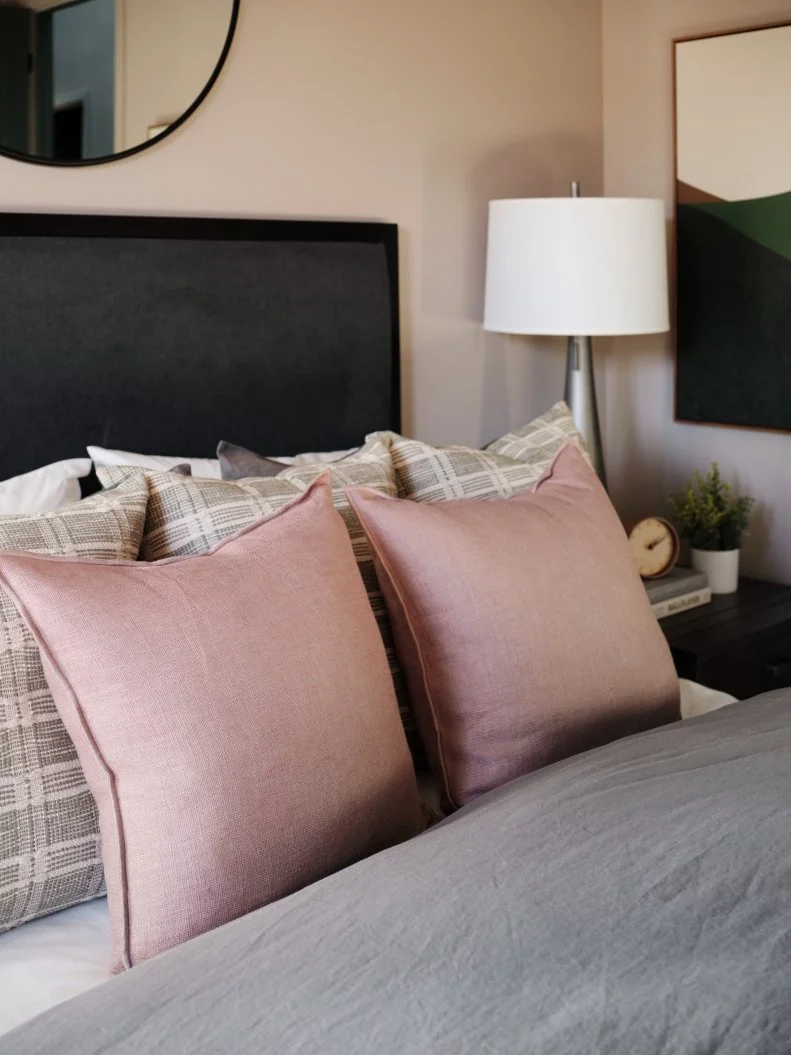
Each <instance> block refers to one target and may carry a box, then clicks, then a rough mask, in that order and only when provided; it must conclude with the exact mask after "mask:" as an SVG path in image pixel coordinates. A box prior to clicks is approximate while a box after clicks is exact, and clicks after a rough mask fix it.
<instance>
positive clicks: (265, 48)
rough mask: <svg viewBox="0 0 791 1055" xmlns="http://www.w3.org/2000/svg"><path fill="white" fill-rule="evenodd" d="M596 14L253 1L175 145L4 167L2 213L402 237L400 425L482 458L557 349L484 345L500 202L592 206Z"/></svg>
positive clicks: (519, 4)
mask: <svg viewBox="0 0 791 1055" xmlns="http://www.w3.org/2000/svg"><path fill="white" fill-rule="evenodd" d="M600 15H601V11H600V4H599V0H552V2H551V3H549V2H548V0H486V2H485V3H484V2H482V0H375V2H373V0H335V2H334V3H332V4H329V3H327V2H326V0H243V2H242V14H241V19H240V25H239V35H238V38H237V41H236V43H235V46H234V49H233V52H232V55H231V59H230V62H229V65H228V67H227V69H226V71H225V74H224V75H223V77H222V78H221V80H220V82H219V84H218V86H217V88H216V89H215V91H214V92H213V93H212V95H211V96H210V97H209V99H208V101H207V103H206V104H205V106H204V107H203V108H202V109H201V111H199V113H198V114H197V115H196V116H195V118H194V119H193V120H192V121H191V122H190V123H188V124H187V125H186V126H185V127H184V128H183V129H181V130H179V131H178V132H177V133H176V134H175V137H174V138H172V139H171V140H169V141H166V142H165V143H163V144H162V145H160V146H157V147H155V148H154V149H153V150H152V151H148V152H146V153H144V154H143V155H141V156H139V157H137V158H132V159H130V160H128V161H124V162H120V163H116V164H114V165H110V166H101V167H99V168H89V169H83V170H74V171H58V170H52V169H47V168H38V167H34V166H26V165H20V164H17V163H14V162H11V161H7V160H3V159H0V206H5V207H7V208H12V209H33V210H47V209H52V210H64V211H66V210H96V211H107V210H118V211H124V212H134V211H140V212H155V213H193V214H206V215H211V214H239V215H251V216H296V217H330V218H345V217H353V218H369V219H371V218H373V219H382V220H388V221H393V222H396V223H398V224H400V225H401V229H402V261H403V280H404V281H403V290H404V294H403V315H404V359H405V362H404V373H405V403H406V409H407V415H406V417H407V420H406V423H405V424H406V426H407V427H408V428H411V429H413V430H414V431H415V432H416V433H417V434H418V435H420V436H422V437H424V438H426V439H427V440H433V441H438V442H439V441H452V440H455V441H460V442H472V443H475V442H477V441H479V440H483V439H486V438H490V437H492V436H494V435H496V434H498V433H500V432H502V431H503V430H504V429H505V428H506V427H508V426H509V425H513V424H517V423H519V422H522V421H525V420H527V419H528V418H529V417H530V416H531V415H533V414H534V413H537V412H541V411H542V410H544V409H546V407H547V406H548V405H549V404H550V403H551V402H552V401H553V400H554V399H555V398H556V397H557V395H558V394H559V392H560V391H561V389H562V375H563V351H562V348H560V347H559V346H558V345H557V344H553V343H548V344H543V345H542V344H538V343H536V344H533V345H532V346H531V345H528V343H527V342H526V341H522V340H519V339H509V338H505V337H499V336H491V335H489V336H485V335H483V333H482V331H481V316H482V296H483V274H484V242H485V231H486V206H487V202H488V200H489V199H490V198H493V197H499V196H510V195H541V194H546V195H554V194H562V193H565V190H566V186H567V182H568V180H569V179H571V178H573V177H577V178H580V179H582V180H583V181H584V183H585V185H586V187H587V189H588V191H589V192H590V193H600V192H601V166H602V157H601V121H602V101H601V18H600Z"/></svg>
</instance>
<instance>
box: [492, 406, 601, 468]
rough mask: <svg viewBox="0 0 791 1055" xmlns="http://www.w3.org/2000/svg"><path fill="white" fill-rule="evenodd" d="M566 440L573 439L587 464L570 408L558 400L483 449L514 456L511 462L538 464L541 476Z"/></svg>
mask: <svg viewBox="0 0 791 1055" xmlns="http://www.w3.org/2000/svg"><path fill="white" fill-rule="evenodd" d="M566 440H576V441H577V443H578V444H579V446H580V448H581V450H582V453H583V454H584V455H585V458H586V459H587V461H588V463H589V464H590V458H589V456H588V452H587V450H586V449H585V443H584V441H583V439H582V434H581V433H580V431H579V429H578V428H577V426H576V425H575V424H574V418H573V417H572V416H571V411H570V410H569V408H568V406H567V404H565V403H563V402H560V403H556V404H555V405H554V407H552V409H551V410H548V411H547V413H546V414H542V415H541V417H540V418H536V419H535V421H531V422H530V423H529V424H528V425H525V426H523V427H522V428H521V429H517V430H516V431H515V432H506V434H505V435H504V436H501V437H500V439H499V440H493V441H492V442H491V443H490V444H489V445H488V446H487V448H486V450H487V451H489V452H491V453H492V454H502V455H503V456H504V457H505V458H513V459H514V461H518V462H527V464H528V465H533V466H536V467H540V472H539V475H541V474H543V473H544V472H545V471H546V469H548V468H549V466H550V464H551V463H552V459H553V458H554V457H555V455H556V454H557V453H558V451H559V450H560V448H561V447H562V446H563V444H564V443H565V442H566Z"/></svg>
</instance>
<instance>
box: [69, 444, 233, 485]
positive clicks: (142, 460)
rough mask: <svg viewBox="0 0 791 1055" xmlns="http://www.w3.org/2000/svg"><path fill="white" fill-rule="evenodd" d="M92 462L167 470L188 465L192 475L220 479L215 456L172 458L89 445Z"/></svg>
mask: <svg viewBox="0 0 791 1055" xmlns="http://www.w3.org/2000/svg"><path fill="white" fill-rule="evenodd" d="M88 454H90V456H91V458H92V460H93V464H94V465H95V466H96V467H97V468H98V467H99V466H112V465H134V466H135V467H136V468H138V469H151V470H153V471H155V472H156V471H159V472H168V471H169V470H170V469H174V468H175V467H176V466H177V465H189V467H190V468H191V469H192V475H193V476H201V477H204V478H205V479H209V480H219V479H220V463H219V461H218V460H217V459H216V458H173V457H170V456H169V455H166V454H133V453H132V452H131V451H112V450H107V449H106V448H105V447H89V448H88Z"/></svg>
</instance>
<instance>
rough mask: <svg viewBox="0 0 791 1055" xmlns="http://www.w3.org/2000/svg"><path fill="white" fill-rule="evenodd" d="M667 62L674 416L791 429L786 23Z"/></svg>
mask: <svg viewBox="0 0 791 1055" xmlns="http://www.w3.org/2000/svg"><path fill="white" fill-rule="evenodd" d="M675 59H676V63H675V64H676V156H677V165H676V179H677V191H676V193H677V219H678V230H677V246H678V351H677V366H676V416H677V418H678V419H679V420H682V421H694V422H710V423H715V424H722V425H734V426H737V425H740V426H745V427H748V428H762V429H781V430H784V431H791V25H787V26H780V27H773V28H768V29H755V30H747V31H744V32H739V33H732V34H728V35H724V36H712V37H705V38H701V39H697V40H684V41H677V42H676V44H675Z"/></svg>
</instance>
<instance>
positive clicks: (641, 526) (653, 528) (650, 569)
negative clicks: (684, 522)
mask: <svg viewBox="0 0 791 1055" xmlns="http://www.w3.org/2000/svg"><path fill="white" fill-rule="evenodd" d="M626 530H627V534H628V536H629V545H630V546H631V547H632V553H633V554H634V559H635V563H636V564H637V570H638V571H639V572H640V574H641V575H642V577H643V578H644V579H660V578H661V577H662V576H663V575H667V573H668V572H669V571H672V569H673V568H674V567H675V565H676V561H677V560H678V556H679V552H680V549H681V545H680V543H679V541H678V532H677V531H676V529H675V528H674V527H673V525H672V524H671V523H670V521H669V520H664V519H663V518H662V517H645V518H644V519H643V520H638V521H636V522H635V523H634V524H632V525H631V526H629V527H627V529H626Z"/></svg>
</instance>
